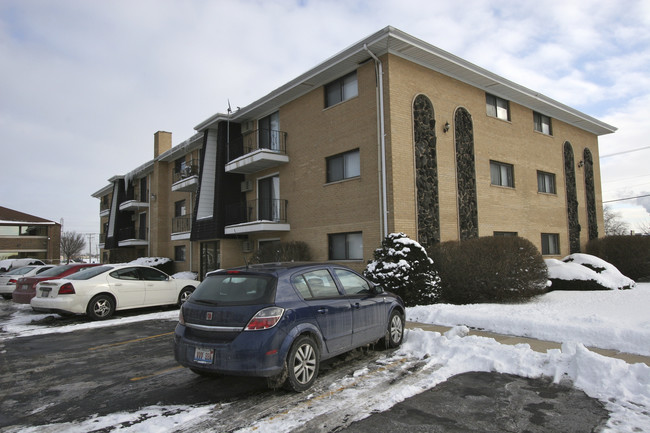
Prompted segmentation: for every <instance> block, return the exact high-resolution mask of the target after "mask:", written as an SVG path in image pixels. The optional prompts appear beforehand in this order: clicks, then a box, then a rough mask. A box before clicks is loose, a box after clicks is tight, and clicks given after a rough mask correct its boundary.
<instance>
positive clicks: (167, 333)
mask: <svg viewBox="0 0 650 433" xmlns="http://www.w3.org/2000/svg"><path fill="white" fill-rule="evenodd" d="M173 333H174V332H173V331H172V332H166V333H164V334H158V335H151V336H149V337H142V338H136V339H135V340H127V341H120V342H119V343H113V344H103V345H101V346H95V347H91V348H89V349H88V350H99V349H107V348H109V347H115V346H122V345H124V344H129V343H137V342H139V341H145V340H151V339H152V338H159V337H166V336H168V335H172V334H173Z"/></svg>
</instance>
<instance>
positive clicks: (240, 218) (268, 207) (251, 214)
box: [226, 199, 288, 225]
mask: <svg viewBox="0 0 650 433" xmlns="http://www.w3.org/2000/svg"><path fill="white" fill-rule="evenodd" d="M287 206H288V202H287V200H272V199H259V200H248V201H245V202H240V203H233V204H231V205H229V206H226V225H232V224H242V223H250V222H255V221H272V222H275V223H286V222H287Z"/></svg>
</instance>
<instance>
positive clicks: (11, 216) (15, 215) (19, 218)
mask: <svg viewBox="0 0 650 433" xmlns="http://www.w3.org/2000/svg"><path fill="white" fill-rule="evenodd" d="M0 221H3V222H5V223H7V222H17V223H51V224H58V223H56V222H54V221H50V220H47V219H45V218H40V217H37V216H34V215H30V214H26V213H24V212H19V211H17V210H13V209H9V208H7V207H2V206H0Z"/></svg>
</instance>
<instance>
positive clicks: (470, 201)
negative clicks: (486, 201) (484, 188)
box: [454, 108, 478, 241]
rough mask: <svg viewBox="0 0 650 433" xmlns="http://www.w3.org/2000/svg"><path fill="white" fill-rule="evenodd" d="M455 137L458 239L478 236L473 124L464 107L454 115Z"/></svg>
mask: <svg viewBox="0 0 650 433" xmlns="http://www.w3.org/2000/svg"><path fill="white" fill-rule="evenodd" d="M454 132H455V137H456V171H457V178H458V219H459V221H458V223H459V227H460V240H461V241H462V240H464V239H471V238H477V237H478V204H477V194H476V167H475V162H474V160H475V159H474V126H473V123H472V116H471V115H470V114H469V111H467V110H466V109H464V108H459V109H458V110H456V114H455V116H454Z"/></svg>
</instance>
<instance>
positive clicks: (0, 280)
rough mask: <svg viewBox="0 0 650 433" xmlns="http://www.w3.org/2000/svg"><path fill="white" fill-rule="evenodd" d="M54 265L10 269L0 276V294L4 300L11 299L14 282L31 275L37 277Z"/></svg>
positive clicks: (14, 286)
mask: <svg viewBox="0 0 650 433" xmlns="http://www.w3.org/2000/svg"><path fill="white" fill-rule="evenodd" d="M54 267H55V265H40V266H23V267H21V268H16V269H12V270H11V271H9V272H5V273H4V274H2V275H0V294H1V295H2V297H3V298H5V299H11V294H12V293H13V291H14V289H15V288H16V282H17V281H18V280H19V279H20V278H23V277H29V276H32V275H39V274H40V273H41V272H43V271H47V270H48V269H51V268H54Z"/></svg>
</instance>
